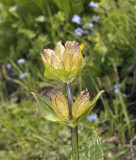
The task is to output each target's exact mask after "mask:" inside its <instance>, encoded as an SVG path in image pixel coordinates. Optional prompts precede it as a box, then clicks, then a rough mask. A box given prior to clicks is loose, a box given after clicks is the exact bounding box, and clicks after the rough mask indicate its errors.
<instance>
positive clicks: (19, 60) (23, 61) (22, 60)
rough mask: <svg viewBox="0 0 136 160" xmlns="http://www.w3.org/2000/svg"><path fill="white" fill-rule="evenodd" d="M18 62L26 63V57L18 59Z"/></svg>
mask: <svg viewBox="0 0 136 160" xmlns="http://www.w3.org/2000/svg"><path fill="white" fill-rule="evenodd" d="M17 63H18V64H24V63H25V59H23V58H21V59H18V60H17Z"/></svg>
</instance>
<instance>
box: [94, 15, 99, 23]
mask: <svg viewBox="0 0 136 160" xmlns="http://www.w3.org/2000/svg"><path fill="white" fill-rule="evenodd" d="M99 19H100V16H93V17H92V20H93V21H94V22H97V21H98V20H99Z"/></svg>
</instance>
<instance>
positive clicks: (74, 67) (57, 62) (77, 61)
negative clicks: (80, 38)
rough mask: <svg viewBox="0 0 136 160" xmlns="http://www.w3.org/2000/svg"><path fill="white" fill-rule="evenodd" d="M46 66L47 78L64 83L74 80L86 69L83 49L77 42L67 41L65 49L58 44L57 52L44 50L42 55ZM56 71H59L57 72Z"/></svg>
mask: <svg viewBox="0 0 136 160" xmlns="http://www.w3.org/2000/svg"><path fill="white" fill-rule="evenodd" d="M41 58H42V61H43V63H44V65H45V74H44V75H45V76H46V77H47V78H48V77H49V78H57V79H60V80H62V81H63V82H69V81H71V80H73V79H74V78H75V77H76V75H77V74H79V73H80V71H81V70H82V68H83V67H84V60H83V58H82V54H81V48H80V46H79V44H78V43H77V42H76V41H67V42H66V43H65V47H64V46H63V45H62V44H61V42H58V43H57V44H56V47H55V50H54V51H53V50H51V49H44V51H43V54H41ZM55 70H57V71H56V72H55Z"/></svg>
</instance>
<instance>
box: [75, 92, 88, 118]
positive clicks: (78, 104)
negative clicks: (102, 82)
mask: <svg viewBox="0 0 136 160" xmlns="http://www.w3.org/2000/svg"><path fill="white" fill-rule="evenodd" d="M89 99H90V96H89V92H88V91H87V90H85V91H82V92H81V93H80V95H79V97H78V98H77V100H76V101H75V102H74V104H73V106H72V115H73V117H74V118H77V117H78V116H79V115H80V114H82V113H83V112H84V111H85V110H87V109H88V107H89Z"/></svg>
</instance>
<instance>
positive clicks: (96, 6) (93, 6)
mask: <svg viewBox="0 0 136 160" xmlns="http://www.w3.org/2000/svg"><path fill="white" fill-rule="evenodd" d="M89 6H90V7H92V8H98V7H99V6H98V4H96V3H94V2H90V3H89Z"/></svg>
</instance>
